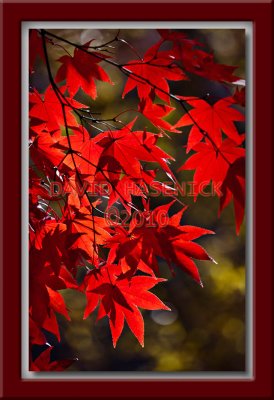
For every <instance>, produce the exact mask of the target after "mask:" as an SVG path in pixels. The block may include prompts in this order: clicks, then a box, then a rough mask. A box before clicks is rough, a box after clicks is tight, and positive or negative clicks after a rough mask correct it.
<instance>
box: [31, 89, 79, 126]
mask: <svg viewBox="0 0 274 400" xmlns="http://www.w3.org/2000/svg"><path fill="white" fill-rule="evenodd" d="M60 91H61V93H63V94H64V91H65V90H64V89H63V88H61V89H60ZM66 99H67V101H68V103H69V104H70V105H71V106H72V107H75V108H82V107H84V105H83V104H81V103H79V102H78V101H76V100H74V99H72V98H69V97H66ZM29 101H30V105H31V106H30V111H29V116H30V117H32V118H36V119H37V120H39V121H42V122H44V125H45V128H46V129H47V130H48V131H50V132H52V131H56V130H58V131H59V130H60V127H61V126H64V125H65V123H64V114H63V110H62V105H61V103H60V99H59V97H57V95H56V93H55V91H54V90H53V89H52V87H51V86H48V88H47V89H46V91H45V93H44V94H43V95H41V94H40V93H39V92H38V91H37V90H36V89H34V91H33V92H32V93H30V95H29ZM64 104H66V102H65V100H64ZM65 114H66V121H67V125H68V126H70V127H77V126H78V122H77V119H76V117H75V115H74V114H73V110H72V109H71V108H70V107H68V106H65Z"/></svg>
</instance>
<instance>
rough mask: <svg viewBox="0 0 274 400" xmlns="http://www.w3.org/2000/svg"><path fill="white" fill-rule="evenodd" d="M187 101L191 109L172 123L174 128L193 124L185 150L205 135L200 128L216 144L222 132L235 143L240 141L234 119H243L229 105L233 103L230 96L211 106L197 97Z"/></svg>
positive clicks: (220, 138)
mask: <svg viewBox="0 0 274 400" xmlns="http://www.w3.org/2000/svg"><path fill="white" fill-rule="evenodd" d="M187 102H188V104H189V105H191V106H192V107H193V109H192V110H190V111H189V112H188V113H186V114H184V115H183V117H182V118H181V119H180V120H179V121H178V122H177V123H176V124H175V125H174V128H178V127H182V126H188V125H193V127H192V128H191V130H190V133H189V137H188V143H187V152H189V151H190V150H191V149H192V148H193V147H194V146H195V145H196V144H197V143H199V142H200V141H201V140H202V139H203V138H204V137H205V135H204V134H203V133H202V132H201V130H202V131H204V132H206V134H207V135H208V136H209V137H210V138H211V139H212V140H213V141H214V142H215V143H216V145H217V146H220V145H221V143H222V133H225V134H226V136H228V137H229V138H230V139H232V140H233V141H234V142H235V143H237V144H239V143H241V142H242V140H241V136H240V135H239V133H238V131H237V129H236V127H235V125H234V121H243V120H244V115H243V114H242V113H240V112H239V111H238V110H236V109H235V108H232V107H231V106H232V105H233V104H234V103H235V102H234V100H233V98H232V97H226V98H224V99H221V100H219V101H217V102H216V103H215V104H214V105H213V106H211V105H210V104H208V103H207V102H206V101H205V100H199V99H198V100H189V101H187ZM195 122H196V123H195Z"/></svg>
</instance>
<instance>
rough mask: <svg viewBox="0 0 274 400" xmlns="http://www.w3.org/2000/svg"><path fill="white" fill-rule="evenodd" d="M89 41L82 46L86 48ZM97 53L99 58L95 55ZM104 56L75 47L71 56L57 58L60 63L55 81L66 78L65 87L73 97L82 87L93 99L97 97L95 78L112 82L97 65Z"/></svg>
mask: <svg viewBox="0 0 274 400" xmlns="http://www.w3.org/2000/svg"><path fill="white" fill-rule="evenodd" d="M90 42H91V41H89V42H87V43H85V44H84V45H83V46H82V48H83V49H88V47H89V45H90ZM97 54H98V55H99V56H100V58H98V57H96V55H97ZM104 58H107V57H106V56H105V55H104V54H101V53H96V52H90V53H89V54H88V53H86V52H84V51H82V50H81V49H78V48H75V50H74V55H73V56H69V55H67V56H63V57H61V58H59V60H58V61H59V62H61V63H62V65H61V67H60V68H59V70H58V72H57V75H56V78H55V80H56V82H61V81H63V80H66V88H67V90H68V92H69V94H70V96H71V97H74V96H75V95H76V93H77V92H78V90H79V89H80V88H82V89H83V90H84V92H86V93H87V94H89V95H90V96H91V97H92V98H93V99H95V98H96V97H97V90H96V84H95V80H99V81H102V82H108V83H112V82H111V80H110V78H109V76H108V75H107V73H106V72H105V71H104V69H103V68H102V67H101V66H100V65H98V64H99V63H100V62H101V61H102V60H103V59H104Z"/></svg>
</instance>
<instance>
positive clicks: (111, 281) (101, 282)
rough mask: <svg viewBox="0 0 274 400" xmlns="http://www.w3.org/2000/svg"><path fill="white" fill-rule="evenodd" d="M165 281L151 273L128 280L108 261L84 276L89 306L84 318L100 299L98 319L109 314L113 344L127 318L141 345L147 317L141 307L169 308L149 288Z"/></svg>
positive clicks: (147, 308)
mask: <svg viewBox="0 0 274 400" xmlns="http://www.w3.org/2000/svg"><path fill="white" fill-rule="evenodd" d="M163 281H165V279H157V278H155V277H149V276H134V277H133V278H131V279H130V280H128V279H127V278H126V277H124V276H123V275H121V270H120V268H119V267H118V266H117V265H110V264H106V265H105V266H103V267H101V268H100V269H98V270H92V271H90V272H89V273H88V275H87V276H86V277H85V285H86V296H87V306H86V309H85V313H84V318H87V317H88V315H89V314H91V313H92V312H93V311H94V310H95V308H96V307H97V305H98V303H99V310H98V316H97V319H101V318H103V317H105V316H108V318H109V325H110V330H111V334H112V341H113V346H114V347H116V343H117V341H118V339H119V337H120V335H121V333H122V330H123V327H124V322H125V320H126V322H127V324H128V326H129V328H130V330H131V331H132V333H133V334H134V335H135V336H136V338H137V339H138V341H139V343H140V344H141V346H144V321H143V317H142V314H141V312H140V311H139V309H138V307H140V308H143V309H145V310H169V308H168V307H167V306H165V305H164V303H162V301H161V300H159V299H158V297H156V296H155V295H154V294H152V293H151V292H149V291H148V290H149V289H151V288H153V287H154V286H155V285H156V284H157V283H159V282H163Z"/></svg>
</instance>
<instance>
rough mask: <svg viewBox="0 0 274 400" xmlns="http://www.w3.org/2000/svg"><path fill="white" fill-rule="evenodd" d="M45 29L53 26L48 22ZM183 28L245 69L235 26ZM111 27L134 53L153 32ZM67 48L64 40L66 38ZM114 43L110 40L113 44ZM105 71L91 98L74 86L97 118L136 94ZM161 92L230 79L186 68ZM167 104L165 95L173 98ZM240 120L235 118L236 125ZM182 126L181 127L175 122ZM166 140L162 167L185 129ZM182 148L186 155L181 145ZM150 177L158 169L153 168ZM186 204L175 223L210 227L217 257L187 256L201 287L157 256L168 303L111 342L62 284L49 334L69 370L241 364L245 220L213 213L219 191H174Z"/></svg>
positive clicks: (219, 92)
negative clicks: (141, 327)
mask: <svg viewBox="0 0 274 400" xmlns="http://www.w3.org/2000/svg"><path fill="white" fill-rule="evenodd" d="M52 31H53V30H52ZM184 32H185V33H186V34H187V35H188V36H189V37H191V38H196V39H198V40H200V41H201V42H202V43H205V45H206V48H207V49H209V50H210V49H212V50H213V51H214V54H215V58H216V61H217V62H219V63H224V64H228V65H237V66H239V68H238V69H237V71H236V73H237V75H239V76H240V77H242V78H244V77H245V32H244V30H240V29H223V30H220V29H203V30H185V31H184ZM54 33H55V34H57V35H59V36H62V37H64V38H67V39H70V40H73V41H75V42H77V43H85V42H87V41H88V40H90V39H96V40H95V41H94V42H93V43H92V45H99V44H101V43H104V42H106V41H108V40H111V39H112V38H113V37H115V35H116V33H117V31H116V30H54ZM119 36H120V37H121V38H123V39H126V40H127V41H128V42H129V43H130V44H131V45H132V46H134V47H135V48H136V49H137V50H138V52H139V53H140V54H144V53H145V51H146V50H147V49H148V48H149V47H150V46H151V45H153V44H154V43H155V42H157V41H158V40H159V38H160V37H159V35H158V33H157V31H155V30H147V29H146V30H143V29H138V30H121V31H120V34H119ZM114 46H115V54H113V57H114V59H117V60H118V61H119V62H126V61H128V60H130V59H135V58H136V56H135V55H134V54H133V53H132V51H131V50H130V48H129V47H128V46H126V45H125V44H123V43H115V44H114ZM48 48H49V53H50V58H51V66H52V69H53V71H56V70H57V68H58V67H59V65H60V64H59V63H58V62H57V61H56V60H57V59H58V58H59V57H60V56H61V55H63V54H64V50H62V49H61V48H60V47H57V46H54V47H52V46H48ZM66 49H67V50H68V51H70V52H71V53H72V48H70V46H66ZM113 50H114V49H113ZM102 66H103V67H104V68H105V69H106V71H107V72H108V73H109V75H110V77H111V78H112V80H113V81H114V82H115V85H114V86H111V85H109V84H107V83H102V82H97V90H98V99H96V101H92V100H91V99H90V98H89V97H88V96H87V95H85V94H84V93H83V92H79V93H78V95H77V97H76V98H77V99H78V100H79V101H82V102H84V103H85V104H87V105H90V106H91V107H92V110H93V111H94V112H100V113H101V116H100V117H101V118H112V117H113V116H115V115H116V114H118V113H120V112H121V111H124V110H127V109H136V108H137V104H138V99H137V96H136V92H135V91H133V92H131V93H130V94H128V95H127V96H126V98H125V99H124V100H122V99H121V94H122V91H123V87H124V83H125V77H124V76H123V75H122V74H121V73H120V71H118V70H115V69H114V68H113V67H111V66H109V65H106V64H104V65H103V63H102ZM30 84H31V85H33V86H35V87H36V88H37V89H38V90H39V91H43V90H44V89H45V88H46V87H47V85H48V79H47V73H46V70H45V67H44V66H43V64H42V63H40V62H37V64H36V73H34V74H33V75H32V76H31V81H30ZM170 88H171V93H174V94H180V95H184V96H198V97H203V96H205V95H206V94H207V93H208V94H209V97H208V101H212V102H214V101H216V99H218V98H222V97H224V96H229V95H230V94H231V93H232V92H233V90H232V87H231V85H225V84H219V83H216V82H212V81H208V80H206V79H203V78H200V77H197V76H190V80H189V81H183V82H180V83H177V82H176V83H172V82H171V83H170ZM174 106H175V104H174ZM136 115H137V114H136V113H135V112H133V111H130V112H126V113H124V114H123V115H122V116H121V117H120V119H122V120H123V121H124V122H128V121H131V120H132V119H133V118H134V117H135V116H136ZM181 115H182V111H181V110H178V112H177V111H175V112H174V113H173V114H171V116H170V118H168V120H169V121H170V122H175V121H177V120H178V119H179V117H180V116H181ZM144 125H145V126H147V128H148V129H149V130H150V131H152V132H153V131H155V128H154V127H153V126H152V125H151V124H150V123H148V121H147V120H146V119H144V118H143V117H140V118H139V119H138V121H137V123H136V125H135V128H136V129H138V128H142V127H143V126H144ZM238 127H239V129H240V130H242V129H243V127H242V126H241V125H239V126H238ZM184 132H188V128H187V129H185V130H184ZM170 136H171V137H172V139H171V140H169V139H168V138H162V139H160V140H159V144H160V146H161V147H162V148H163V149H164V150H165V151H167V152H168V153H169V154H171V155H172V156H173V157H174V158H175V159H176V162H174V163H173V164H172V169H173V171H174V172H176V170H177V168H178V167H180V166H181V165H182V164H183V163H184V161H185V159H186V155H185V150H184V149H183V145H184V144H185V143H186V139H187V135H186V134H185V133H183V134H180V135H178V134H171V135H170ZM188 156H189V155H188ZM177 177H178V179H179V181H180V182H185V181H191V179H192V177H193V172H191V171H185V172H180V173H177ZM158 178H159V179H165V180H166V177H165V176H164V175H163V174H161V173H159V175H158ZM180 200H182V201H183V202H184V203H186V204H188V205H190V207H189V209H188V211H187V212H186V213H185V215H184V218H183V221H182V223H183V224H190V225H198V226H202V227H205V228H207V229H212V230H214V231H215V232H216V235H215V236H208V237H206V238H203V239H198V241H197V242H198V243H199V244H201V245H203V246H204V247H205V248H206V249H207V251H208V253H209V254H210V255H211V256H212V257H213V258H214V259H215V260H216V261H217V262H218V265H215V264H213V263H210V262H197V265H198V267H199V270H200V275H201V278H202V281H203V284H204V288H201V287H200V286H198V285H197V284H196V283H195V282H193V281H192V280H191V279H190V278H189V277H188V276H187V275H185V274H184V273H183V272H182V271H180V270H179V269H176V276H175V277H172V276H171V274H170V272H169V268H168V266H167V265H166V264H165V263H164V262H161V272H162V274H163V276H164V277H166V278H169V279H168V281H167V282H165V283H162V284H160V285H158V287H156V288H155V289H154V290H153V292H154V293H155V294H156V295H158V296H159V297H160V298H161V299H162V300H163V301H164V302H165V303H166V304H167V305H169V306H170V307H171V308H172V311H171V312H166V311H153V312H148V311H144V312H143V317H144V320H145V347H144V348H143V349H142V348H141V347H140V345H139V344H138V343H137V340H136V339H135V337H134V336H133V334H132V333H131V332H130V331H129V329H128V327H126V328H125V329H124V332H123V333H122V336H121V338H120V340H119V341H118V344H117V347H116V349H113V347H112V340H111V335H110V330H109V327H108V321H107V319H106V318H104V319H103V320H101V321H99V322H96V323H95V316H94V315H93V316H91V317H89V318H88V319H87V320H85V321H84V320H83V319H82V318H83V310H84V308H85V305H86V300H85V296H84V295H83V294H81V293H78V292H76V291H72V290H66V291H64V292H63V295H64V297H65V300H66V303H67V305H68V308H69V309H70V316H71V322H66V321H65V320H64V319H63V318H62V317H60V318H59V322H60V324H61V337H62V340H61V344H58V343H57V342H56V341H55V340H54V338H50V342H51V343H54V344H55V345H56V346H57V347H56V349H55V353H56V356H58V357H66V358H68V357H77V358H78V361H77V362H75V363H74V364H73V365H72V366H71V367H70V368H69V370H74V371H162V372H169V371H244V370H245V227H244V226H242V229H241V232H240V235H239V236H237V235H236V233H235V226H234V211H233V207H232V204H231V205H230V206H229V207H227V208H226V209H225V210H224V212H223V213H222V215H221V217H220V218H218V205H219V200H218V199H217V198H212V197H201V196H199V198H198V200H197V202H196V203H194V202H193V198H191V197H187V196H186V197H184V198H182V197H181V198H180ZM168 201H170V199H165V198H162V197H159V198H154V199H152V203H151V205H152V208H153V207H154V206H156V205H159V204H163V203H166V202H168ZM180 208H181V206H180V204H179V203H178V204H177V205H175V206H174V207H173V212H175V211H178V210H179V209H180Z"/></svg>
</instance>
